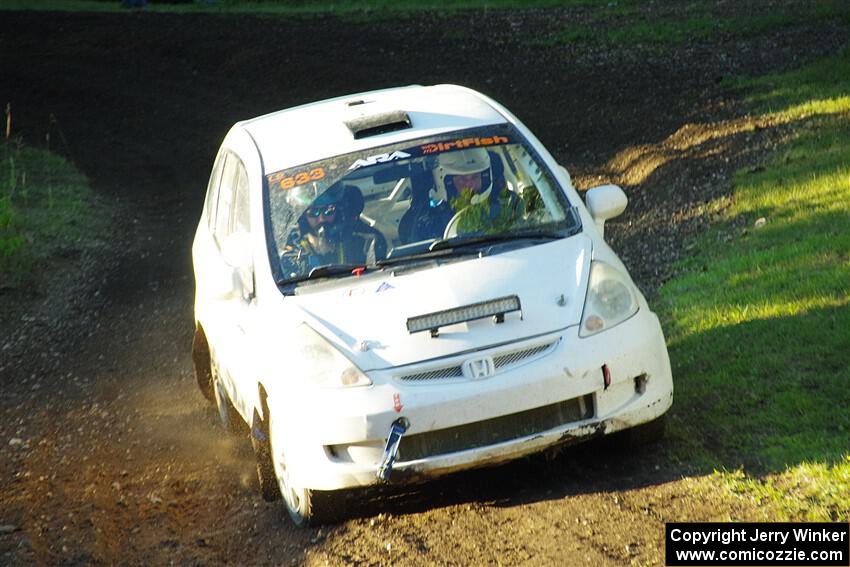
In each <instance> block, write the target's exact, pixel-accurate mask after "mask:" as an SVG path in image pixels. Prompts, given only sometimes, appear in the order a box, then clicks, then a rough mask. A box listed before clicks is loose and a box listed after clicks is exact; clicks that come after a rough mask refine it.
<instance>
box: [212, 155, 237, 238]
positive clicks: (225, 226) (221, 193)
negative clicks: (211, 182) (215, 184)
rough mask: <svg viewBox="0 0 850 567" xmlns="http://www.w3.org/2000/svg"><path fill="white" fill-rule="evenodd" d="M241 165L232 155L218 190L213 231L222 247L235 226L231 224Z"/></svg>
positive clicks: (226, 164) (229, 156)
mask: <svg viewBox="0 0 850 567" xmlns="http://www.w3.org/2000/svg"><path fill="white" fill-rule="evenodd" d="M239 165H241V164H240V163H239V160H238V159H236V157H235V156H233V155H232V154H230V155H228V157H227V161H226V162H225V163H224V168H222V172H221V183H220V185H219V189H218V210H217V211H216V217H215V229H214V230H213V234H214V235H215V240H216V242H217V243H218V245H219V246H221V244H222V242H223V241H224V238H225V237H226V236H227V235H228V234H230V232H231V231H230V228H231V226H233V225H232V222H231V218H232V215H233V197H234V194H235V192H236V177H237V175H236V174H237V172H238V166H239Z"/></svg>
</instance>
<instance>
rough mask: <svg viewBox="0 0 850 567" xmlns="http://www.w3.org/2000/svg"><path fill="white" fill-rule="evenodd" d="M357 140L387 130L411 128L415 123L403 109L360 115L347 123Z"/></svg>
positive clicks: (394, 130) (384, 132)
mask: <svg viewBox="0 0 850 567" xmlns="http://www.w3.org/2000/svg"><path fill="white" fill-rule="evenodd" d="M345 125H346V126H348V129H349V130H351V133H352V134H353V135H354V139H355V140H359V139H361V138H368V137H369V136H377V135H378V134H386V133H387V132H396V131H398V130H405V129H407V128H410V127H411V126H412V125H413V124H412V123H411V122H410V116H408V115H407V113H406V112H404V111H402V110H394V111H392V112H383V113H381V114H371V115H369V116H360V117H358V118H354V119H352V120H349V121H347V122H346V123H345Z"/></svg>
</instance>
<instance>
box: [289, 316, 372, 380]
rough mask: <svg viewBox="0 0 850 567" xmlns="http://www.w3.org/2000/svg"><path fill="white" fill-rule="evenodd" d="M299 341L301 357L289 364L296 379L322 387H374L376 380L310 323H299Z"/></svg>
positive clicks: (297, 335) (299, 354)
mask: <svg viewBox="0 0 850 567" xmlns="http://www.w3.org/2000/svg"><path fill="white" fill-rule="evenodd" d="M295 334H296V337H295V340H296V341H298V344H299V345H300V346H299V348H298V350H297V354H298V360H294V361H290V362H291V364H289V363H287V366H288V368H287V372H292V373H294V374H295V376H293V378H295V379H296V380H299V381H301V380H303V381H305V382H308V383H310V384H313V385H315V386H319V387H320V388H348V387H351V386H370V385H371V384H372V381H371V380H369V377H368V376H366V375H365V374H363V372H362V371H361V370H360V369H359V368H357V367H356V366H355V365H354V364H353V363H352V362H351V361H350V360H348V358H346V357H345V356H344V355H343V354H342V353H341V352H339V351H338V350H337V349H336V347H334V346H333V345H332V344H331V343H329V342H328V341H327V340H326V339H325V338H324V337H322V336H321V335H320V334H319V333H317V332H316V331H314V330H313V329H311V328H310V327H309V326H307V325H299V327H298V330H297V331H296V333H295Z"/></svg>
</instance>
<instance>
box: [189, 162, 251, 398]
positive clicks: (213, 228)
mask: <svg viewBox="0 0 850 567" xmlns="http://www.w3.org/2000/svg"><path fill="white" fill-rule="evenodd" d="M218 161H221V163H220V164H219V163H218ZM216 168H220V174H218V179H217V180H216V179H215V176H216V175H217V172H216ZM216 168H214V171H213V178H212V179H211V183H217V186H216V187H215V188H214V189H213V190H212V191H211V195H210V197H208V198H211V199H212V200H213V201H214V205H213V204H211V203H208V206H209V207H210V210H209V212H208V213H209V214H208V219H209V223H208V227H209V238H208V239H207V241H206V243H205V247H204V248H205V249H206V254H205V258H204V267H205V270H204V271H205V273H204V274H198V275H199V276H200V277H202V278H210V279H211V280H215V284H214V285H210V286H207V287H206V289H205V293H206V297H205V298H204V302H205V305H206V310H205V311H206V313H205V317H204V319H205V331H206V334H207V339H208V341H209V346H210V354H211V358H212V364H213V368H214V370H215V377H216V379H217V380H219V381H220V386H221V387H223V388H224V390H225V391H226V392H227V394H228V397H229V398H230V400H231V401H232V402H233V404H234V406H236V407H237V409H240V407H244V405H245V404H244V403H243V398H244V394H243V392H244V390H243V389H242V388H241V387H239V382H240V380H249V379H250V377H251V374H252V372H251V370H250V367H251V358H252V357H251V354H250V353H251V346H252V344H251V341H250V340H249V328H250V326H251V325H250V321H251V319H252V317H253V310H254V308H255V305H256V302H255V299H254V265H253V258H252V250H251V221H250V190H249V183H248V181H249V180H248V173H247V171H246V168H245V166H244V164H243V163H242V160H241V159H240V158H239V157H238V156H237V155H236V154H235V153H233V152H231V151H223V152H222V153H221V155H220V156H219V160H217V164H216ZM201 289H202V286H200V285H199V290H198V292H199V293H201ZM240 413H241V412H240Z"/></svg>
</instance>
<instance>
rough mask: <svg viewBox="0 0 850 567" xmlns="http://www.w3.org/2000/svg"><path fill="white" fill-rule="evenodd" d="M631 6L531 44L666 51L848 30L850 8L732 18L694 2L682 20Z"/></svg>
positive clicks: (820, 6)
mask: <svg viewBox="0 0 850 567" xmlns="http://www.w3.org/2000/svg"><path fill="white" fill-rule="evenodd" d="M671 5H672V4H671ZM633 6H634V5H633V4H622V5H621V4H614V5H608V6H603V7H601V8H600V10H599V12H598V13H597V17H596V18H595V20H594V21H592V22H590V23H589V24H586V25H578V26H572V27H570V29H567V30H564V31H561V32H558V33H555V34H551V35H550V36H548V37H544V38H535V39H534V40H533V41H532V43H535V44H537V45H541V46H547V47H551V46H555V45H559V44H571V43H591V44H599V45H603V46H604V45H608V46H612V45H613V46H621V47H628V46H634V45H646V46H650V47H655V48H660V49H664V48H666V47H669V46H676V45H683V44H687V43H693V42H698V41H703V40H707V39H710V38H712V37H716V36H718V35H724V36H730V37H751V36H755V35H759V34H762V33H765V32H768V31H771V30H775V29H779V28H783V27H789V26H793V25H800V24H803V23H806V22H811V21H817V20H839V21H843V22H844V23H848V24H850V6H848V5H847V4H842V3H840V2H836V1H834V0H820V1H818V2H813V3H810V4H807V5H806V6H805V8H799V9H792V10H793V11H789V12H787V13H759V12H752V13H747V14H742V15H736V16H734V17H723V16H719V15H715V14H712V13H711V12H710V11H709V7H710V5H709V4H707V3H704V2H700V1H698V0H696V1H693V2H691V3H690V9H689V10H687V16H685V15H684V13H683V15H681V16H672V17H668V18H665V17H658V15H657V14H654V15H653V16H652V17H651V18H648V17H646V16H644V15H641V14H640V13H639V12H638V11H637V10H636V9H635V8H634V7H633ZM623 20H625V21H623Z"/></svg>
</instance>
